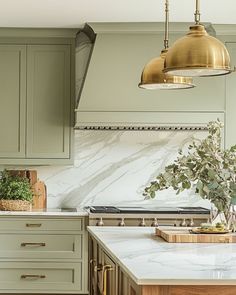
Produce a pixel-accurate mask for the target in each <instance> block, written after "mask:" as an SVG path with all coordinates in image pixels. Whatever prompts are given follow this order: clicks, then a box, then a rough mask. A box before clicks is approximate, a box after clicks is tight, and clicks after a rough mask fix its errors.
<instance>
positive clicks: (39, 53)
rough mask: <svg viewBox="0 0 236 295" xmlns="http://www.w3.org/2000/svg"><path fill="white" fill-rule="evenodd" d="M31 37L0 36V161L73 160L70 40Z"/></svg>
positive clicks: (71, 53)
mask: <svg viewBox="0 0 236 295" xmlns="http://www.w3.org/2000/svg"><path fill="white" fill-rule="evenodd" d="M9 40H10V39H9ZM36 41H37V38H34V39H30V40H28V41H27V40H24V39H23V40H22V43H24V42H25V43H24V44H23V45H17V44H7V45H6V44H5V42H4V40H2V39H1V36H0V64H1V67H0V97H1V99H0V137H1V142H0V164H9V165H17V164H20V165H21V164H26V165H28V164H32V165H34V164H35V165H37V164H39V165H44V164H45V165H47V164H52V165H53V164H71V163H73V159H72V141H73V124H72V114H73V102H74V39H63V38H62V39H60V40H58V39H56V41H55V40H54V39H53V38H48V39H42V38H40V39H38V42H36ZM54 41H55V44H54V43H53V42H54ZM59 41H60V42H59ZM3 42H4V44H1V43H3ZM12 42H16V43H19V40H18V41H16V40H15V41H14V40H11V42H10V43H12ZM35 43H36V44H35Z"/></svg>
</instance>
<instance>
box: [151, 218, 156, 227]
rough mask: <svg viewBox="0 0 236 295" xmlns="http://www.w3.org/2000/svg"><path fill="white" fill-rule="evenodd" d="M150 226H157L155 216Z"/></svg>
mask: <svg viewBox="0 0 236 295" xmlns="http://www.w3.org/2000/svg"><path fill="white" fill-rule="evenodd" d="M151 226H153V227H158V222H157V218H154V219H153V222H152V224H151Z"/></svg>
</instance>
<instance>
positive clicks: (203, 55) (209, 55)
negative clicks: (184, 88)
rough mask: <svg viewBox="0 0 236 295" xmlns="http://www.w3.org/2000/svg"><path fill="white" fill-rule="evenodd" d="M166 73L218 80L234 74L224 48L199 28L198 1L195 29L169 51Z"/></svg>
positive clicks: (197, 3) (166, 60)
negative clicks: (222, 76) (211, 77)
mask: <svg viewBox="0 0 236 295" xmlns="http://www.w3.org/2000/svg"><path fill="white" fill-rule="evenodd" d="M164 72H165V73H168V74H172V75H177V76H182V75H184V76H190V77H194V76H199V77H202V76H219V75H226V74H229V73H230V72H231V69H230V56H229V53H228V51H227V49H226V47H225V45H224V44H223V43H222V42H221V41H219V40H218V39H216V38H214V37H212V36H210V35H209V34H208V33H207V32H206V30H205V28H204V26H203V25H201V24H200V12H199V0H196V12H195V25H193V26H191V27H190V31H189V33H188V34H187V35H186V36H184V37H182V38H180V39H178V40H177V41H176V42H175V43H174V44H173V46H172V47H171V48H170V49H169V51H168V53H167V55H166V59H165V65H164Z"/></svg>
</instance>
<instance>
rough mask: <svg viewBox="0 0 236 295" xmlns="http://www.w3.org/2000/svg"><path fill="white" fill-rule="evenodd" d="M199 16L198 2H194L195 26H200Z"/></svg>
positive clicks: (198, 0)
mask: <svg viewBox="0 0 236 295" xmlns="http://www.w3.org/2000/svg"><path fill="white" fill-rule="evenodd" d="M200 15H201V14H200V0H196V11H195V13H194V16H195V24H196V25H199V24H200Z"/></svg>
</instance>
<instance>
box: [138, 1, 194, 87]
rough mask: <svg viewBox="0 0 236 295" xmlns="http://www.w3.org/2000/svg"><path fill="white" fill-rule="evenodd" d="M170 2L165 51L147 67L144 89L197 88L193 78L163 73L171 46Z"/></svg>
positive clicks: (167, 15)
mask: <svg viewBox="0 0 236 295" xmlns="http://www.w3.org/2000/svg"><path fill="white" fill-rule="evenodd" d="M168 39H169V0H166V1H165V40H164V49H163V50H162V51H161V55H160V56H159V57H156V58H154V59H152V60H151V61H150V62H149V63H148V64H146V65H145V67H144V69H143V72H142V76H141V82H140V83H139V85H138V86H139V87H140V88H144V89H164V90H169V89H187V88H192V87H195V85H193V84H192V82H193V81H192V78H190V77H180V76H172V75H170V74H165V73H163V69H164V62H165V58H166V54H167V52H168V45H169V40H168Z"/></svg>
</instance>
